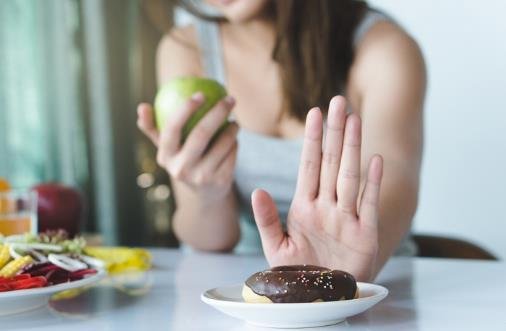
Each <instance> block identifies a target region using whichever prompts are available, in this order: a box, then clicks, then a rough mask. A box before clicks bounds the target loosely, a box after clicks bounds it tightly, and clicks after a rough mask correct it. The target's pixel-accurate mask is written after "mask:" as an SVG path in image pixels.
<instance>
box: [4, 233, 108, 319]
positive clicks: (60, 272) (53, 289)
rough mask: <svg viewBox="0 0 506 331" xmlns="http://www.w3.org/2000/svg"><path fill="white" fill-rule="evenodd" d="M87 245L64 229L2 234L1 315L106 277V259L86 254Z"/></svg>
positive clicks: (38, 303)
mask: <svg viewBox="0 0 506 331" xmlns="http://www.w3.org/2000/svg"><path fill="white" fill-rule="evenodd" d="M85 245H86V243H85V241H84V239H82V238H81V237H75V238H71V239H69V238H68V236H67V234H66V233H65V232H64V231H52V232H45V233H40V234H38V235H31V234H25V235H16V236H9V237H3V238H0V316H2V315H10V314H14V313H20V312H23V311H27V310H32V309H35V308H37V307H40V306H43V305H45V304H46V303H47V302H48V300H49V299H50V298H51V296H52V295H53V294H55V293H58V292H60V291H65V290H70V289H74V288H80V287H83V286H89V285H92V284H94V283H96V282H98V281H99V280H100V279H102V278H103V277H105V275H106V274H107V273H106V271H105V264H104V262H103V261H102V260H100V259H97V258H95V257H92V256H89V255H87V254H85V253H84V248H85Z"/></svg>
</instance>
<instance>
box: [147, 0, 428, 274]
mask: <svg viewBox="0 0 506 331" xmlns="http://www.w3.org/2000/svg"><path fill="white" fill-rule="evenodd" d="M206 3H207V5H211V6H212V7H213V8H214V9H215V10H217V11H218V12H219V13H220V16H221V19H217V20H214V21H209V20H206V19H203V20H200V21H197V22H196V24H194V25H192V26H188V27H182V28H175V29H173V30H172V31H171V32H170V33H169V34H167V35H166V36H165V37H164V38H163V40H162V41H161V43H160V45H159V50H158V61H157V66H158V78H159V83H160V84H163V83H165V82H167V81H168V80H170V79H172V78H174V77H177V76H211V77H212V78H215V79H218V80H221V81H222V82H224V83H226V86H227V90H228V92H229V93H230V96H228V97H226V98H225V99H223V100H222V101H221V102H220V103H218V104H217V105H216V106H215V107H214V108H213V110H211V111H210V112H209V113H208V114H207V115H206V117H205V118H204V119H203V120H202V121H201V122H199V124H198V125H197V126H196V127H195V128H194V130H193V131H192V133H191V134H190V136H189V137H188V139H187V140H186V142H185V143H184V144H183V145H180V144H178V142H179V137H180V132H181V127H182V125H183V124H184V123H185V121H186V119H188V117H189V116H190V115H191V113H192V112H193V111H194V110H195V109H196V108H197V107H198V106H199V105H200V104H201V103H202V102H203V95H202V94H201V93H197V94H195V95H194V96H193V97H192V98H191V99H190V100H188V102H187V103H186V104H185V106H184V107H182V109H181V110H180V112H179V113H178V114H177V115H176V116H173V117H172V118H171V119H170V121H169V123H167V125H166V128H165V129H164V130H163V131H162V132H157V131H156V129H155V127H154V125H153V113H152V109H151V106H150V105H148V104H141V105H139V108H138V126H139V128H140V129H141V130H142V131H143V132H144V133H145V134H146V135H147V136H148V137H150V138H151V140H152V141H153V142H154V144H155V145H156V146H157V147H158V155H157V160H158V163H159V164H160V165H161V166H162V167H164V168H165V169H166V170H167V172H168V173H169V174H170V176H171V179H172V184H173V188H174V190H175V197H176V205H177V209H176V212H175V214H174V219H173V227H174V231H175V234H176V235H177V237H178V238H179V239H180V240H181V241H182V242H183V243H185V244H187V245H189V246H191V247H194V248H196V249H201V250H209V251H228V250H231V249H234V248H237V249H239V248H241V249H244V247H249V249H250V250H251V248H252V247H253V248H255V247H257V249H259V248H260V240H257V241H256V238H261V246H262V247H263V251H264V253H265V256H266V258H267V260H268V262H269V263H270V264H271V265H280V264H301V263H307V264H316V265H322V266H326V267H330V268H335V269H342V270H346V271H348V272H351V273H352V274H354V275H355V277H356V278H357V279H359V280H362V281H368V280H372V279H373V278H374V277H375V276H376V274H377V273H378V272H379V270H381V267H382V266H383V265H384V264H385V262H386V261H387V259H388V258H389V257H390V256H391V255H392V254H393V253H394V252H395V251H396V249H398V248H399V249H401V250H402V249H404V250H406V247H409V245H407V244H408V241H406V240H404V238H405V236H406V235H407V234H408V232H409V229H410V226H411V219H412V217H413V215H414V213H415V210H416V206H417V195H418V185H419V172H420V163H421V153H422V109H423V101H424V93H425V67H424V62H423V58H422V55H421V53H420V50H419V48H418V46H417V44H416V43H415V42H414V41H413V40H412V39H411V38H410V37H409V36H408V35H407V34H406V33H405V32H404V31H403V30H402V29H401V28H400V27H399V26H398V25H396V24H395V23H394V22H392V20H390V19H389V18H388V17H386V16H385V15H383V14H381V13H378V12H375V11H372V10H371V9H369V8H368V7H367V5H366V4H365V3H364V2H362V1H355V0H339V1H336V0H317V1H304V0H284V1H272V0H207V1H206ZM192 10H194V11H195V10H199V9H198V8H193V9H192ZM336 94H343V95H345V97H346V99H347V100H345V98H344V97H341V96H336V97H333V98H332V96H334V95H336ZM232 96H233V97H232ZM329 100H330V103H329V104H328V106H327V103H328V102H329ZM312 106H316V107H315V108H312V109H311V110H310V111H308V110H309V108H310V107H312ZM230 114H233V116H234V118H235V119H236V123H235V124H232V125H230V126H229V127H228V128H227V129H226V131H224V132H223V133H222V134H221V135H220V136H219V138H218V139H217V140H216V141H215V142H214V143H213V144H212V145H211V146H209V148H208V143H209V141H210V139H211V138H212V136H213V133H214V132H215V131H216V129H217V128H218V127H219V126H220V123H222V121H223V120H224V119H225V118H226V117H228V116H229V115H230ZM304 119H305V126H304ZM239 128H240V129H239ZM324 128H325V129H324ZM376 154H378V155H376ZM379 155H381V156H379ZM299 159H300V163H299ZM361 160H364V162H361ZM383 163H384V164H385V166H384V171H383ZM299 164H300V167H299ZM297 169H298V170H297ZM380 183H381V195H380V194H379V193H380ZM256 187H262V188H264V189H266V191H268V192H270V193H271V194H272V197H271V195H269V193H267V192H266V191H264V190H255V188H256ZM250 196H251V204H250ZM251 206H252V207H251ZM276 207H277V208H276ZM278 212H279V214H280V216H281V217H280V216H278ZM285 220H286V222H285ZM255 222H256V227H255ZM258 233H259V235H260V236H259V237H258Z"/></svg>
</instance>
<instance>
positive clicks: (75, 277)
mask: <svg viewBox="0 0 506 331" xmlns="http://www.w3.org/2000/svg"><path fill="white" fill-rule="evenodd" d="M96 273H97V270H95V269H83V270H78V271H74V272H71V273H70V279H72V280H79V279H82V278H83V277H84V276H86V275H93V274H96Z"/></svg>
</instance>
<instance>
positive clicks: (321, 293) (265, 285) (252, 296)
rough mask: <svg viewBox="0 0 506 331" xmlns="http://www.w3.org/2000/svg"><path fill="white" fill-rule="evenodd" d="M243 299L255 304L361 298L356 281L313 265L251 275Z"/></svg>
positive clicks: (347, 275) (280, 268)
mask: <svg viewBox="0 0 506 331" xmlns="http://www.w3.org/2000/svg"><path fill="white" fill-rule="evenodd" d="M242 296H243V298H244V300H245V301H246V302H252V303H301V302H315V301H339V300H350V299H354V298H357V297H358V288H357V282H356V281H355V278H354V277H353V276H352V275H350V274H349V273H347V272H344V271H340V270H330V269H327V268H323V267H317V266H313V265H291V266H280V267H275V268H271V269H268V270H265V271H262V272H257V273H255V274H253V275H251V276H250V277H249V278H248V279H247V280H246V282H245V284H244V286H243V290H242Z"/></svg>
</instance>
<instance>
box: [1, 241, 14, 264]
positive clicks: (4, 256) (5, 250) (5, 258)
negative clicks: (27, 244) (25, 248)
mask: <svg viewBox="0 0 506 331" xmlns="http://www.w3.org/2000/svg"><path fill="white" fill-rule="evenodd" d="M10 259H11V255H10V254H9V246H7V245H0V269H2V268H3V266H4V265H6V264H7V262H9V260H10Z"/></svg>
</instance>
